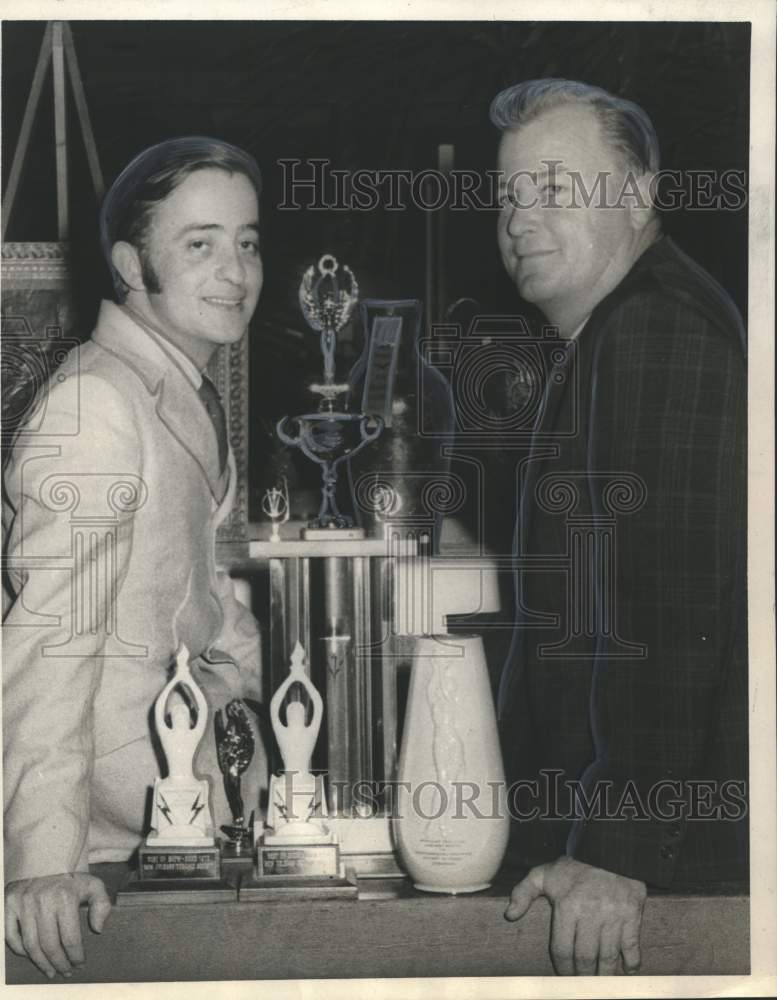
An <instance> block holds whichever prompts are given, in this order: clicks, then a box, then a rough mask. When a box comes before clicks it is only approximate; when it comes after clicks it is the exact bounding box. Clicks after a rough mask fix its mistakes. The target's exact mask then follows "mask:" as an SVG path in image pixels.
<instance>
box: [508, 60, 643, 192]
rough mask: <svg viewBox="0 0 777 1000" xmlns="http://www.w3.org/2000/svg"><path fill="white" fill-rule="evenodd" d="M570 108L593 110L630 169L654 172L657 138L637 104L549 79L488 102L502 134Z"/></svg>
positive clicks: (510, 90) (526, 84) (528, 83)
mask: <svg viewBox="0 0 777 1000" xmlns="http://www.w3.org/2000/svg"><path fill="white" fill-rule="evenodd" d="M574 104H578V105H579V104H583V105H588V106H589V107H590V108H592V109H593V111H594V113H595V114H596V116H597V118H598V120H599V124H600V126H601V128H602V131H603V132H604V134H605V135H606V136H607V138H608V139H609V140H610V142H611V143H612V146H613V148H614V149H616V150H617V151H618V152H619V153H621V154H622V155H623V156H624V157H625V158H626V161H627V163H628V165H629V166H630V167H633V168H636V169H637V170H638V171H639V173H640V174H641V173H644V172H645V171H647V172H649V173H655V172H656V171H657V170H658V167H659V149H658V138H657V136H656V132H655V129H654V128H653V123H652V122H651V120H650V118H649V116H648V115H647V114H646V112H644V111H643V110H642V108H641V107H639V105H638V104H634V103H633V101H626V100H624V99H623V98H622V97H615V95H614V94H610V93H608V92H607V91H606V90H602V88H601V87H592V86H590V85H589V84H587V83H578V82H577V81H576V80H560V79H555V78H552V77H548V78H545V79H541V80H525V81H524V82H523V83H516V84H515V85H514V86H512V87H508V88H507V89H506V90H503V91H502V92H501V93H500V94H497V95H496V97H495V98H494V100H493V101H492V102H491V121H492V122H493V124H494V125H496V127H497V128H498V129H502V131H504V130H505V129H511V128H517V127H518V126H519V125H526V124H527V123H528V122H530V121H533V120H534V119H535V118H538V117H539V116H540V115H541V114H543V112H545V111H551V110H552V109H554V108H559V107H567V106H569V105H574Z"/></svg>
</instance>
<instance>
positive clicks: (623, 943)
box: [505, 857, 647, 976]
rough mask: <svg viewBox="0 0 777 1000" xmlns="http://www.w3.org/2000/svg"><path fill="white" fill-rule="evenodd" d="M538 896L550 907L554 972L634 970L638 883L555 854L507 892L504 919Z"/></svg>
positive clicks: (642, 893)
mask: <svg viewBox="0 0 777 1000" xmlns="http://www.w3.org/2000/svg"><path fill="white" fill-rule="evenodd" d="M539 896H545V898H546V899H547V900H548V901H549V902H550V905H551V906H552V908H553V915H552V919H551V931H550V957H551V959H552V960H553V967H554V969H555V970H556V972H557V974H558V975H560V976H571V975H575V974H577V975H578V976H595V975H597V973H598V975H600V976H614V975H615V974H616V973H617V970H618V959H619V957H620V956H621V955H622V956H623V969H624V972H627V973H634V972H637V971H638V969H639V966H640V962H641V957H640V952H639V932H640V927H641V925H642V909H643V907H644V905H645V898H646V896H647V890H646V889H645V883H644V882H638V881H636V880H635V879H631V878H625V877H624V876H623V875H615V874H614V873H613V872H608V871H604V870H603V869H601V868H594V867H593V866H592V865H587V864H584V863H583V862H582V861H575V859H574V858H567V857H561V858H557V859H556V861H553V862H551V863H550V864H547V865H539V866H538V867H537V868H532V870H531V871H530V872H529V874H528V875H527V876H526V878H525V879H524V880H523V881H522V882H519V883H518V885H517V886H516V887H515V888H514V889H513V891H512V894H511V896H510V905H509V906H508V907H507V910H506V911H505V917H507V919H508V920H520V919H521V917H522V916H523V915H524V914H525V913H526V912H527V911H528V909H529V907H530V906H531V904H532V903H533V902H534V900H535V899H537V898H538V897H539Z"/></svg>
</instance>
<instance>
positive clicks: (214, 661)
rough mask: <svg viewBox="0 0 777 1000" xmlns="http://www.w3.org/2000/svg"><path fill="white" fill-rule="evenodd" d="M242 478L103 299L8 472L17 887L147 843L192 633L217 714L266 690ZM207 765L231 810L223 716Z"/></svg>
mask: <svg viewBox="0 0 777 1000" xmlns="http://www.w3.org/2000/svg"><path fill="white" fill-rule="evenodd" d="M234 482H235V468H234V459H233V458H232V456H231V455H230V459H229V463H228V466H227V469H226V470H225V471H224V473H221V472H220V469H219V460H218V447H217V442H216V435H215V431H214V429H213V425H212V423H211V421H210V418H209V417H208V415H207V413H206V411H205V408H204V406H203V404H202V402H201V400H200V398H199V396H198V395H197V392H196V390H195V389H194V387H193V386H192V384H191V382H190V381H189V379H187V377H186V376H185V374H184V373H183V371H182V370H181V369H180V368H179V366H178V365H177V364H176V362H175V360H174V359H173V358H172V357H171V356H170V355H168V353H167V352H166V351H165V349H164V347H163V346H162V345H161V344H160V343H158V342H157V341H155V340H154V339H152V338H151V337H150V336H149V335H148V334H147V333H146V332H145V331H144V330H142V329H141V328H140V327H139V326H138V325H137V324H135V323H134V322H133V320H132V319H131V318H130V317H129V316H128V315H127V314H126V313H125V312H124V311H123V310H121V309H120V308H119V307H118V306H116V305H114V304H113V303H109V302H104V303H103V304H102V307H101V311H100V315H99V318H98V322H97V327H96V329H95V331H94V333H93V336H92V339H91V340H90V341H89V342H87V343H86V344H85V345H83V346H82V347H81V348H80V349H79V350H77V351H74V352H72V353H71V355H70V356H69V357H68V358H67V359H66V360H65V362H64V363H63V364H62V366H61V367H60V368H59V369H58V370H57V373H56V374H55V375H54V376H53V378H52V379H51V381H50V382H49V384H48V386H47V387H45V388H44V391H43V392H42V393H41V394H40V405H39V408H38V410H37V412H36V413H35V414H34V415H33V416H32V418H31V419H30V420H29V421H28V426H27V429H26V431H23V432H22V434H21V435H20V436H19V438H18V439H17V442H16V447H15V449H14V453H13V456H12V458H11V461H10V463H9V467H8V469H7V474H6V496H5V497H4V522H5V523H4V529H5V531H4V537H5V538H6V579H5V584H6V594H5V597H6V599H7V600H6V611H7V613H6V614H5V616H4V628H3V639H4V656H3V661H4V662H3V736H4V797H5V850H6V853H5V878H6V881H7V882H8V881H12V880H15V879H20V878H31V877H35V876H43V875H49V874H56V873H60V872H72V871H76V870H81V871H83V870H86V869H87V866H88V864H89V863H90V862H91V863H95V862H98V861H116V860H124V859H126V858H128V857H129V855H130V854H131V853H132V851H133V850H134V849H135V847H136V846H137V845H138V843H139V841H140V839H141V836H142V834H143V832H144V824H146V823H147V818H148V806H149V803H148V797H149V787H150V786H151V785H152V784H153V780H154V777H155V776H156V774H158V773H160V771H161V772H162V773H164V769H163V767H161V760H160V751H159V749H158V744H156V740H155V735H154V733H153V728H152V723H151V719H152V708H153V704H154V700H155V698H156V697H157V695H158V694H159V692H160V691H161V689H162V687H163V686H164V685H165V683H166V680H167V677H168V671H169V667H170V664H171V658H172V655H173V653H174V652H175V649H176V647H177V645H178V643H179V642H183V643H185V644H186V646H187V647H188V649H189V651H190V654H191V658H192V665H193V673H194V676H195V678H196V679H197V681H198V683H199V684H200V685H201V686H202V688H203V690H204V692H205V695H206V698H207V700H208V703H209V706H210V708H211V712H212V711H213V710H215V709H216V708H217V707H220V706H222V705H224V704H225V703H226V702H227V701H229V700H230V699H232V698H234V697H244V696H246V697H252V698H255V699H257V700H259V699H260V698H261V683H260V681H261V678H260V650H259V632H258V626H257V624H256V621H255V620H254V618H253V616H252V615H251V614H250V613H249V612H248V611H247V610H246V609H245V608H244V607H243V606H242V605H241V604H239V603H238V602H237V601H236V600H235V598H234V596H233V593H232V585H231V581H230V580H229V578H228V577H227V576H226V574H224V573H221V572H219V570H218V569H217V566H216V563H215V531H216V527H217V525H218V523H219V522H220V521H221V519H222V518H223V517H224V516H225V515H226V513H227V512H228V510H229V509H230V507H231V504H232V498H233V493H234ZM155 744H156V745H155ZM260 756H261V754H260ZM261 766H262V762H261V760H259V759H256V760H255V762H254V768H260V767H261ZM196 770H197V771H198V772H199V773H200V774H205V775H210V776H211V785H212V796H213V804H214V811H215V814H216V822H217V824H218V823H219V822H225V821H227V819H228V812H227V808H226V803H225V801H224V796H223V790H222V787H221V780H220V775H219V773H218V770H217V767H216V764H215V746H214V739H213V727H212V721H209V725H208V729H207V731H206V736H205V738H204V739H203V743H202V745H201V748H200V752H199V755H198V761H197V766H196Z"/></svg>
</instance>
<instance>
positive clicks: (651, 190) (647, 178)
mask: <svg viewBox="0 0 777 1000" xmlns="http://www.w3.org/2000/svg"><path fill="white" fill-rule="evenodd" d="M630 181H631V185H630V189H629V191H630V194H631V196H632V197H630V198H629V200H628V202H627V204H628V206H629V216H630V218H631V225H632V227H633V228H634V229H635V230H637V231H638V232H641V231H642V230H643V229H644V228H645V227H646V226H647V225H648V223H649V222H651V221H652V220H653V219H654V218H655V214H656V213H655V209H654V207H653V197H654V194H655V185H656V175H655V174H653V173H651V172H650V171H648V170H646V171H645V172H644V173H643V174H639V175H636V174H632V175H631V178H630Z"/></svg>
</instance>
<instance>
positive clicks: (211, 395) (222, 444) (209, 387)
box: [197, 375, 227, 472]
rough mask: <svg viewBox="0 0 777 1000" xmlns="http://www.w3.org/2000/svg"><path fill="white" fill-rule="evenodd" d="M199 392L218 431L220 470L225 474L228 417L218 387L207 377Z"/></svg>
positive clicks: (203, 380)
mask: <svg viewBox="0 0 777 1000" xmlns="http://www.w3.org/2000/svg"><path fill="white" fill-rule="evenodd" d="M197 391H198V392H199V395H200V399H201V400H202V401H203V403H204V404H205V409H206V410H207V411H208V416H209V417H210V420H211V423H212V424H213V429H214V430H215V431H216V440H217V441H218V443H219V468H220V469H221V471H222V472H223V471H224V469H225V468H226V464H227V417H226V414H225V413H224V406H223V404H222V402H221V397H220V396H219V394H218V390H217V389H216V386H215V385H214V384H213V383H212V382H211V380H210V379H209V378H208V376H207V375H203V376H202V385H201V386H200V388H199V389H198V390H197Z"/></svg>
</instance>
